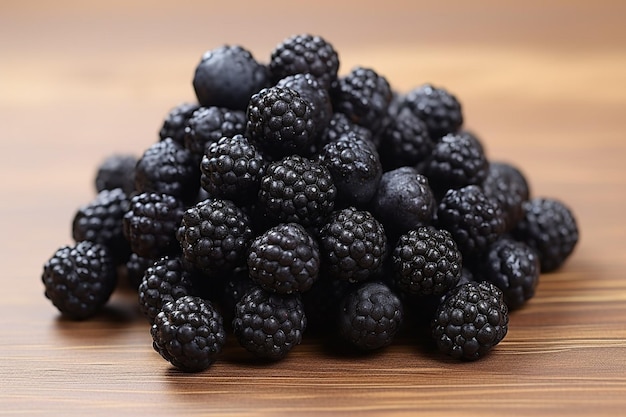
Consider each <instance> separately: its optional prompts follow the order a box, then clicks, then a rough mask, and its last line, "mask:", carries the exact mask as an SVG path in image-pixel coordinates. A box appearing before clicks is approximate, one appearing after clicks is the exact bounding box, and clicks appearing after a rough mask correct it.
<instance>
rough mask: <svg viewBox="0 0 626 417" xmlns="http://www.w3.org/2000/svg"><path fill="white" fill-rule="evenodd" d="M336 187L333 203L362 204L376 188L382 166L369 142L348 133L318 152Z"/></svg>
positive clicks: (366, 201)
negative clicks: (335, 199) (335, 200)
mask: <svg viewBox="0 0 626 417" xmlns="http://www.w3.org/2000/svg"><path fill="white" fill-rule="evenodd" d="M319 160H320V163H321V164H322V165H323V166H325V167H326V168H327V169H328V171H329V172H330V174H331V176H332V178H333V182H334V184H335V186H336V187H337V204H338V205H342V206H344V207H346V206H351V205H354V206H364V205H365V204H367V203H368V202H369V201H370V200H371V199H372V197H373V196H374V194H375V193H376V189H377V188H378V184H379V182H380V178H381V176H382V174H383V168H382V165H381V164H380V159H379V157H378V152H377V151H376V149H375V148H374V146H373V145H372V143H371V142H370V141H367V140H365V139H362V138H361V137H359V136H357V134H356V133H354V132H349V133H347V134H345V135H343V136H341V137H340V138H338V139H337V140H335V141H333V142H331V143H328V144H327V145H325V146H324V148H323V149H322V150H321V152H320V155H319Z"/></svg>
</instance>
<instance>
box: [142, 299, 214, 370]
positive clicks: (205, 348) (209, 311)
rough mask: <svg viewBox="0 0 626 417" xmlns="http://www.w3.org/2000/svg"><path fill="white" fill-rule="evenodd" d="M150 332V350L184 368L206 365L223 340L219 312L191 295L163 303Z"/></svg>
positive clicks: (197, 367)
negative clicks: (151, 347) (151, 348)
mask: <svg viewBox="0 0 626 417" xmlns="http://www.w3.org/2000/svg"><path fill="white" fill-rule="evenodd" d="M150 334H151V336H152V341H153V343H152V346H153V348H154V350H156V351H157V352H158V353H159V354H160V355H161V356H162V357H163V359H165V360H167V361H168V362H170V363H171V364H172V365H174V366H175V367H176V368H178V369H179V370H181V371H184V372H200V371H203V370H205V369H207V368H208V367H209V366H211V364H213V363H214V362H215V360H216V359H217V357H218V355H219V354H220V353H221V351H222V348H223V346H224V345H225V343H226V333H225V331H224V325H223V322H222V316H221V315H220V314H219V312H218V311H217V310H216V309H215V308H214V307H213V305H212V304H211V302H209V301H206V300H204V299H202V298H199V297H194V296H191V295H186V296H183V297H180V298H178V299H176V300H174V301H170V302H167V303H165V304H164V305H163V307H162V309H161V311H160V312H159V313H158V314H157V316H156V317H155V319H154V324H152V327H151V328H150Z"/></svg>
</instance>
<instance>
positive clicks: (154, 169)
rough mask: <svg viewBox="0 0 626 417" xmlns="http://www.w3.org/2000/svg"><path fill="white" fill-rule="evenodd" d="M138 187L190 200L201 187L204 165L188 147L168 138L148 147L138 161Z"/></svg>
mask: <svg viewBox="0 0 626 417" xmlns="http://www.w3.org/2000/svg"><path fill="white" fill-rule="evenodd" d="M135 188H136V190H137V192H139V193H145V192H153V193H161V194H170V195H172V196H174V197H178V198H180V199H182V200H183V201H189V200H191V199H193V198H195V196H196V194H197V193H198V189H199V188H200V169H199V167H198V166H197V164H195V159H194V158H193V155H192V154H191V153H190V152H189V151H188V150H187V149H185V148H183V147H181V146H180V145H178V144H177V143H176V142H174V140H173V139H171V138H166V139H164V140H162V141H159V142H156V143H154V144H153V145H151V146H150V147H148V149H146V150H145V151H144V153H143V155H142V156H141V158H140V159H139V161H138V162H137V166H136V167H135Z"/></svg>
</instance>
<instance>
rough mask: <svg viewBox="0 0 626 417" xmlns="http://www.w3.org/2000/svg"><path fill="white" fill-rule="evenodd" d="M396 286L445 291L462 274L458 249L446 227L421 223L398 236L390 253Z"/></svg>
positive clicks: (420, 293)
mask: <svg viewBox="0 0 626 417" xmlns="http://www.w3.org/2000/svg"><path fill="white" fill-rule="evenodd" d="M392 261H393V270H394V278H395V281H396V286H397V288H398V289H399V290H400V291H402V292H405V293H407V294H409V295H414V296H426V295H436V296H440V295H443V294H445V293H446V292H447V291H449V290H450V289H452V288H454V287H455V286H456V285H457V283H458V282H459V279H460V277H461V269H462V257H461V252H460V251H459V250H458V248H457V246H456V242H454V239H452V235H450V233H449V232H448V231H446V230H440V229H437V228H435V227H433V226H423V227H419V228H417V229H415V230H409V231H408V232H407V233H405V234H403V235H402V236H400V239H399V240H398V243H397V244H396V246H395V247H394V250H393V253H392Z"/></svg>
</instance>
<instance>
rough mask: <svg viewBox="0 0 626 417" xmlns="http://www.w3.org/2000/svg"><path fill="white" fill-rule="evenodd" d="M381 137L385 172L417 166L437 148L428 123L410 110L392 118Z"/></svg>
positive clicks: (380, 148) (380, 147)
mask: <svg viewBox="0 0 626 417" xmlns="http://www.w3.org/2000/svg"><path fill="white" fill-rule="evenodd" d="M380 136H381V138H380V142H381V146H379V147H378V149H379V153H380V160H381V163H382V165H383V168H384V170H385V171H391V170H393V169H396V168H400V167H403V166H416V165H418V164H420V163H421V162H423V161H424V160H426V159H427V158H428V157H429V156H430V154H431V152H432V150H433V148H434V146H435V143H434V141H433V140H432V139H431V138H430V135H429V134H428V128H427V126H426V123H424V122H423V121H422V120H421V119H420V118H419V117H417V116H416V115H415V113H413V112H411V111H409V110H408V109H403V110H402V111H400V112H398V113H397V114H396V115H394V116H392V117H390V118H389V123H388V124H387V126H386V127H385V129H384V130H383V131H382V133H381V135H380Z"/></svg>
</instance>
